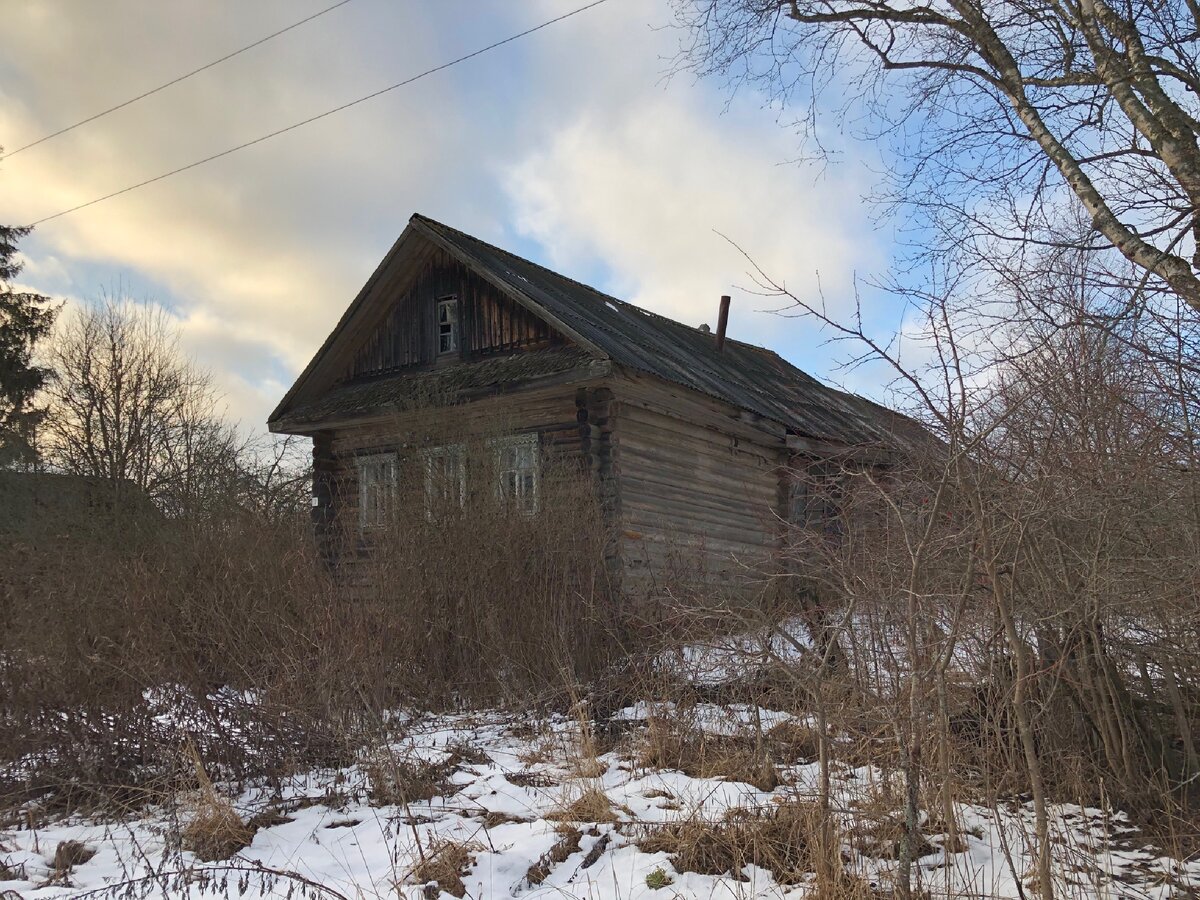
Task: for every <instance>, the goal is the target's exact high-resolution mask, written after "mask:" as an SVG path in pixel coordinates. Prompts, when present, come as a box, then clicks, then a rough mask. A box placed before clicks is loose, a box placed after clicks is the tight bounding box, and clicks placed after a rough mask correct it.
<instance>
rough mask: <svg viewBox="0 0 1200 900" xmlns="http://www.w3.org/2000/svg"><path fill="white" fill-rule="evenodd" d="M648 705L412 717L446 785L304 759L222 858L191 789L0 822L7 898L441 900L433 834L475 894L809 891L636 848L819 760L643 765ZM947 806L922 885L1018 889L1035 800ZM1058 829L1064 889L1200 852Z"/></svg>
mask: <svg viewBox="0 0 1200 900" xmlns="http://www.w3.org/2000/svg"><path fill="white" fill-rule="evenodd" d="M656 712H662V710H661V709H660V708H658V707H655V706H653V705H648V704H639V705H637V706H635V707H631V708H629V709H627V710H624V711H623V712H622V713H621V714H620V715H619V716H618V718H619V719H620V720H621V721H622V722H623V726H624V727H625V728H627V729H629V732H630V734H629V737H628V740H627V741H626V742H624V743H623V744H622V745H621V746H620V748H619V749H617V750H614V751H612V752H609V753H606V754H604V755H601V756H599V757H598V758H595V759H592V758H590V757H588V756H587V754H586V753H582V754H581V749H580V748H581V743H583V742H581V739H580V735H579V726H578V724H577V723H575V722H573V721H572V720H569V719H565V718H556V719H551V720H549V721H545V722H531V721H530V720H529V719H528V718H526V717H519V716H513V715H507V714H501V713H493V714H480V715H473V716H437V717H435V716H428V717H423V718H419V719H415V720H413V721H411V722H409V723H408V725H407V727H406V729H405V735H404V738H403V739H402V740H399V741H398V742H397V743H396V744H394V745H393V746H391V747H389V748H388V752H387V754H385V755H384V758H385V759H387V760H391V761H392V762H393V763H395V762H396V761H399V763H400V764H401V765H407V764H408V763H410V762H411V763H414V764H418V763H419V762H420V761H426V762H431V763H442V762H445V761H447V760H449V761H450V763H449V764H448V765H447V766H446V769H447V771H446V775H447V783H446V786H445V787H444V788H443V789H442V790H441V791H440V795H439V796H436V797H434V798H433V799H430V800H426V801H422V802H419V803H408V804H402V805H396V804H394V803H388V802H386V800H381V799H380V793H381V792H380V785H379V784H374V783H373V781H379V780H380V779H381V778H383V777H384V776H383V775H382V774H381V772H383V771H386V769H381V768H380V766H379V764H378V763H377V762H376V763H372V761H371V759H369V758H364V760H363V762H362V763H361V764H358V765H354V766H351V767H348V768H345V769H339V770H326V771H314V772H311V773H308V774H306V775H305V776H303V777H299V778H296V779H294V780H293V781H292V782H291V783H290V784H289V785H288V786H287V787H286V789H285V790H283V791H282V792H275V793H272V792H271V791H268V790H266V789H265V788H249V789H246V790H244V791H242V792H241V793H240V795H239V796H237V797H236V798H235V801H234V805H235V806H236V808H237V810H238V812H239V813H240V814H241V816H242V817H243V818H244V819H246V820H251V819H254V818H255V817H257V818H258V824H259V827H258V828H257V830H256V831H255V833H254V835H253V840H252V842H251V843H250V844H249V846H246V847H245V848H244V849H242V850H241V851H240V852H238V853H237V854H236V855H235V856H233V857H232V858H230V859H228V860H223V861H218V862H210V863H204V862H200V861H198V860H197V859H196V858H195V857H194V856H193V855H192V854H191V853H189V852H186V851H184V850H182V849H181V848H180V841H179V837H178V835H179V833H180V829H181V826H183V825H185V824H186V822H187V821H188V816H189V815H190V812H189V809H190V808H189V806H188V804H187V803H186V798H183V799H182V800H181V801H179V802H176V801H172V802H171V803H170V804H167V805H163V806H160V807H157V808H153V809H149V810H145V811H143V812H142V813H140V814H139V816H138V817H137V818H134V819H131V820H128V821H120V822H113V821H108V822H103V823H101V822H94V821H87V820H83V819H69V820H62V821H50V822H44V821H39V820H38V819H37V817H36V816H31V817H30V818H29V819H28V821H25V822H21V823H17V822H10V823H9V824H8V825H7V826H5V830H3V831H0V897H5V898H9V897H11V896H12V895H11V894H10V893H8V892H16V894H18V895H19V896H21V897H24V898H50V897H64V896H70V897H87V896H94V897H100V896H114V897H127V896H128V897H142V896H153V897H193V896H214V895H215V896H225V895H228V896H232V897H238V896H244V897H247V898H253V897H266V896H270V897H283V896H303V895H305V894H307V895H308V896H327V897H348V898H372V897H412V898H422V897H437V896H439V894H438V890H437V888H436V887H427V886H426V885H424V884H422V883H421V878H420V877H419V873H415V872H414V869H418V863H419V862H420V860H421V859H422V858H429V857H430V856H431V855H435V854H437V853H438V852H439V850H438V848H439V847H443V846H445V844H444V842H446V841H450V842H454V845H459V844H461V845H463V846H464V847H465V850H466V866H465V868H464V871H463V873H462V876H461V877H462V886H463V888H465V892H466V895H467V896H469V897H472V898H493V897H522V898H534V897H579V898H591V900H606V898H613V900H616V898H621V900H632V898H638V897H651V896H654V897H657V898H670V897H676V896H679V897H702V898H726V897H728V898H751V897H789V898H799V897H803V896H805V895H806V893H807V892H808V891H809V887H808V886H807V885H806V884H804V883H800V884H779V883H777V881H776V880H775V876H774V875H773V874H772V872H770V871H768V870H767V869H765V868H760V867H758V866H755V865H747V866H746V867H744V868H743V869H742V870H741V871H738V872H728V873H725V874H722V875H714V874H702V873H697V872H689V871H679V870H678V869H677V868H676V865H675V862H674V860H673V858H672V857H671V856H670V855H668V854H666V853H663V852H656V853H649V852H644V851H642V850H640V849H639V848H638V845H637V842H638V840H639V839H641V838H644V837H645V836H646V835H647V834H649V833H651V832H652V831H653V829H655V828H656V827H661V824H660V823H670V822H678V821H682V820H692V821H700V820H703V821H710V822H719V821H721V820H722V818H723V817H725V816H726V815H727V814H728V813H729V811H730V810H737V809H769V808H770V807H771V806H772V805H776V804H781V803H788V802H795V801H796V800H797V799H804V798H808V797H811V796H812V795H813V793H814V785H815V783H816V778H817V766H816V764H815V763H814V762H805V761H798V762H796V763H795V764H793V765H790V766H786V767H784V769H783V770H782V774H783V776H784V782H785V783H784V784H782V785H780V786H779V787H778V788H776V789H775V790H773V791H769V792H768V791H762V790H758V789H756V788H755V787H753V786H751V785H749V784H744V783H740V782H736V781H731V780H728V779H726V778H722V777H714V778H700V777H692V776H689V775H685V774H683V773H682V772H679V771H671V770H661V769H646V768H641V767H640V766H639V765H638V764H637V762H636V753H635V752H634V750H633V748H634V747H635V745H636V741H637V740H638V735H639V733H640V729H641V727H642V726H641V724H640V723H641V722H642V720H644V718H645V717H646V716H647V715H651V714H654V713H656ZM696 712H697V715H696V719H695V720H696V721H697V722H698V723H699V727H701V728H702V729H703V730H704V731H706V732H708V733H710V734H714V735H721V736H729V735H737V734H738V733H743V732H744V731H745V730H746V729H748V728H751V727H753V723H754V722H755V721H756V720H757V721H758V722H761V723H762V726H763V728H770V727H771V726H772V725H775V724H778V723H780V722H784V721H786V720H787V719H788V718H789V716H788V715H787V714H786V713H780V712H775V711H771V710H758V711H755V710H754V709H753V707H750V708H746V707H736V708H734V707H701V708H700V709H699V710H697V711H696ZM834 776H835V780H834V787H835V794H836V808H837V809H838V811H839V817H840V819H841V821H842V826H843V833H844V834H845V835H846V838H845V842H844V846H843V855H844V856H845V858H846V859H847V860H848V863H847V865H848V867H849V868H850V869H851V870H853V871H855V872H857V873H859V874H861V875H862V876H863V878H864V879H865V880H866V881H867V882H869V883H871V884H874V885H879V886H880V887H884V888H886V886H887V884H888V878H889V873H890V872H891V870H892V867H893V866H894V865H895V863H894V861H893V860H891V859H890V854H886V853H880V854H877V855H873V854H872V851H871V848H870V847H864V845H863V842H862V841H860V840H856V839H855V837H854V836H855V834H856V833H858V832H857V830H856V829H858V828H859V827H860V826H862V825H863V823H864V820H865V817H867V816H868V815H873V814H875V813H871V812H869V811H870V810H871V809H876V810H877V809H878V802H877V799H876V801H874V805H872V803H873V801H872V798H878V796H879V793H880V790H881V787H882V785H881V777H882V776H881V775H880V773H879V772H878V771H876V770H875V769H873V768H871V767H859V768H851V767H848V766H845V765H838V766H837V767H836V769H835V772H834ZM592 790H597V791H600V792H602V793H603V795H604V796H605V797H607V799H608V801H609V802H610V803H611V811H607V812H606V811H604V810H603V808H601V809H600V810H599V812H606V814H603V815H600V814H596V815H594V816H593V818H594V819H595V820H594V821H586V820H585V821H567V820H566V819H565V818H564V816H565V815H566V814H564V812H563V811H564V809H566V808H568V807H570V806H571V804H572V803H574V802H575V801H577V800H579V799H580V798H583V797H587V796H590V797H592V798H593V799H594V797H595V795H594V794H589V793H588V792H589V791H592ZM372 795H374V797H375V799H374V800H372V799H371V797H372ZM957 812H958V817H959V820H960V824H961V827H962V829H963V831H962V834H961V836H960V837H961V841H962V842H961V843H960V844H959V847H958V849H959V852H953V853H947V852H946V851H945V849H944V848H942V846H941V843H942V842H944V841H945V836H944V835H940V836H939V835H938V834H937V833H933V832H934V831H935V830H934V829H932V828H931V829H929V830H930V832H931V833H930V834H929V835H928V837H929V840H930V841H931V844H932V846H933V849H932V852H931V853H930V854H929V855H928V856H925V857H924V858H922V859H921V860H920V880H921V884H922V887H923V888H924V889H926V890H928V891H929V892H930V894H931V895H932V896H947V895H954V896H970V897H1013V898H1018V897H1020V896H1021V894H1020V891H1019V890H1018V882H1020V881H1026V880H1027V879H1028V878H1029V877H1030V873H1031V872H1032V871H1033V865H1032V861H1031V858H1030V856H1029V842H1028V834H1029V833H1030V832H1031V831H1032V815H1031V813H1030V811H1029V810H1028V809H1027V808H1024V807H1020V806H1013V807H1012V808H1009V809H1002V810H989V809H987V808H985V807H982V806H971V805H962V806H960V807H959V808H958V810H957ZM567 818H569V816H567ZM29 824H32V825H33V826H34V827H32V828H30V827H28V826H29ZM1055 833H1056V839H1055V853H1056V859H1057V863H1058V865H1057V867H1056V868H1057V870H1058V871H1059V872H1060V873H1062V874H1061V876H1060V877H1061V878H1062V879H1063V882H1062V884H1060V885H1058V890H1059V893H1058V895H1059V896H1060V897H1084V896H1087V897H1113V898H1117V897H1129V898H1165V897H1168V896H1180V895H1181V892H1183V891H1185V890H1189V889H1194V887H1195V886H1197V885H1200V862H1193V863H1188V864H1186V865H1185V864H1181V863H1178V862H1176V861H1174V860H1171V859H1168V858H1165V857H1163V856H1161V855H1160V854H1159V853H1158V851H1156V850H1154V849H1153V848H1151V847H1149V846H1145V845H1144V844H1143V842H1141V841H1139V840H1138V839H1137V834H1136V832H1135V831H1134V830H1133V829H1132V828H1130V827H1129V825H1128V824H1127V823H1126V821H1125V820H1124V819H1123V817H1122V816H1120V815H1106V814H1105V813H1103V812H1102V811H1100V810H1095V809H1081V808H1079V807H1074V806H1061V807H1057V808H1056V809H1055ZM71 841H74V842H79V843H80V844H82V845H83V847H84V848H85V851H84V852H83V853H82V854H79V856H78V858H79V859H82V858H83V857H85V856H87V857H90V858H87V859H86V861H79V862H76V864H74V865H73V866H70V867H69V870H67V871H64V867H63V866H59V867H58V870H57V871H56V867H55V863H54V857H55V854H56V851H57V850H58V848H59V847H60V845H64V844H65V843H66V842H71ZM68 846H69V845H68ZM879 857H883V858H879ZM4 878H7V879H8V880H2V879H4ZM442 896H446V895H444V894H443V895H442Z"/></svg>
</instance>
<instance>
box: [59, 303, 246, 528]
mask: <svg viewBox="0 0 1200 900" xmlns="http://www.w3.org/2000/svg"><path fill="white" fill-rule="evenodd" d="M49 364H50V366H51V367H52V368H53V369H54V370H55V371H56V372H58V373H59V377H58V378H57V379H56V380H55V381H54V382H53V383H52V384H51V385H50V386H49V387H48V389H47V400H48V406H49V411H48V415H47V419H46V424H45V428H44V438H43V439H44V442H45V454H46V458H47V460H48V461H49V462H50V464H51V465H53V466H55V467H56V468H59V469H61V470H62V471H64V472H69V473H72V474H77V475H88V476H92V477H97V478H102V479H105V480H107V481H110V482H112V483H113V485H114V486H120V485H123V484H132V485H134V486H136V487H137V488H139V489H140V490H141V491H143V492H145V493H146V494H147V495H149V497H150V498H151V499H153V500H154V501H155V502H156V503H157V504H158V505H159V506H160V507H161V508H163V509H164V510H165V511H167V512H169V513H173V514H182V513H189V512H195V511H198V510H201V509H202V508H204V507H205V505H206V504H207V503H209V502H210V501H211V500H212V498H213V495H214V494H218V493H219V494H222V495H223V494H225V493H227V488H228V485H229V483H230V481H231V479H236V477H237V473H238V462H239V454H240V453H241V450H242V443H241V441H240V439H239V438H238V436H237V434H236V431H235V430H234V429H233V428H232V427H231V426H230V425H229V424H228V423H226V422H225V421H224V420H223V418H222V417H221V410H220V407H219V405H218V403H219V400H218V395H217V392H216V390H215V388H214V386H213V383H212V380H211V378H210V376H209V375H208V374H207V373H206V372H204V371H202V370H200V369H199V368H197V367H196V366H195V365H194V364H193V363H191V362H190V361H189V360H188V359H187V358H186V357H185V356H184V355H183V353H182V352H181V351H180V349H179V346H178V338H177V334H176V331H175V330H174V328H173V327H172V325H171V323H170V320H169V318H168V317H167V316H166V314H165V313H163V312H162V311H161V310H158V309H155V308H149V307H145V306H139V305H136V304H133V303H130V302H128V301H122V300H118V299H112V298H109V299H106V300H105V301H104V302H101V303H98V304H95V305H92V306H88V307H85V308H83V309H81V310H79V311H78V314H77V315H75V316H66V317H64V320H63V322H62V323H61V326H60V328H59V329H58V331H57V333H56V334H55V335H54V338H53V341H52V343H51V346H50V348H49Z"/></svg>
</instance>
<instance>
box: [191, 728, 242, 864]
mask: <svg viewBox="0 0 1200 900" xmlns="http://www.w3.org/2000/svg"><path fill="white" fill-rule="evenodd" d="M188 752H189V755H190V756H191V762H192V765H193V767H194V769H195V773H196V779H197V781H198V782H199V790H198V791H197V792H196V796H195V799H194V801H193V802H192V810H191V815H190V817H189V820H188V823H187V824H186V825H185V826H184V827H183V830H182V831H181V832H180V835H179V844H180V846H181V847H182V848H183V849H184V850H187V851H189V852H191V853H194V854H195V855H196V857H197V858H198V859H200V860H202V861H203V862H212V861H213V860H217V859H228V858H229V857H231V856H233V854H235V853H237V852H238V851H239V850H241V849H243V848H245V847H248V846H249V845H250V842H251V841H252V840H253V839H254V830H253V829H252V828H250V826H248V825H247V824H246V823H245V821H243V819H242V817H241V816H240V815H238V813H237V810H235V809H234V808H233V804H232V803H230V802H229V800H228V799H226V798H225V797H222V796H220V795H219V794H218V793H217V792H216V789H215V788H214V787H213V785H212V781H211V780H210V779H209V777H208V773H206V772H205V771H204V765H203V763H202V762H201V760H200V755H199V753H198V752H197V751H196V748H195V746H194V745H190V744H189V746H188Z"/></svg>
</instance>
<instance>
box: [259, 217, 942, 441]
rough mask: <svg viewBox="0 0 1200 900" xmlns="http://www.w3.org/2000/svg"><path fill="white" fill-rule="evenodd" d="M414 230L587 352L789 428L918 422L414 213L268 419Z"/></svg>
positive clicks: (851, 436) (869, 432)
mask: <svg viewBox="0 0 1200 900" xmlns="http://www.w3.org/2000/svg"><path fill="white" fill-rule="evenodd" d="M416 235H420V236H422V237H424V238H425V239H427V240H428V241H430V242H432V243H433V244H435V245H437V246H439V247H441V248H442V249H443V250H445V251H447V252H448V253H450V254H451V255H452V256H453V257H455V258H456V259H458V260H459V261H460V262H462V263H463V264H464V265H466V266H467V267H468V268H469V269H471V270H472V271H474V272H475V273H476V274H477V275H479V276H480V277H482V278H484V279H485V280H487V281H489V282H490V283H492V284H493V285H494V286H495V287H496V288H497V289H498V290H500V291H502V292H503V293H505V294H507V295H508V296H510V297H512V298H513V299H514V300H515V301H516V302H518V303H520V304H521V305H522V306H524V307H526V308H527V309H529V310H530V311H531V312H532V313H533V314H535V315H537V316H539V317H541V318H542V319H544V320H545V321H547V322H548V323H549V324H550V325H551V326H553V327H555V328H556V329H558V330H559V331H561V332H563V333H564V334H566V335H568V336H569V337H571V338H572V339H574V340H575V341H576V343H577V344H579V345H580V346H582V347H583V348H585V349H587V350H589V351H591V352H592V353H593V354H595V355H597V356H600V357H603V358H607V359H610V360H612V362H613V363H615V364H617V365H619V366H623V367H625V368H627V369H631V370H634V371H638V372H645V373H647V374H650V375H654V376H656V377H658V378H662V379H664V380H666V381H669V382H673V383H675V384H678V385H682V386H683V387H686V388H690V389H692V390H696V391H699V392H701V393H704V394H707V395H709V396H712V397H715V398H717V399H719V400H723V401H725V402H727V403H729V404H731V405H733V406H735V407H738V408H740V409H744V410H748V411H750V412H753V413H757V414H758V415H761V416H763V417H765V418H767V419H771V420H773V421H776V422H778V423H780V424H782V425H784V426H785V427H786V428H787V429H788V430H789V431H791V432H793V433H795V434H797V435H801V436H804V437H809V438H814V439H817V440H822V441H833V442H838V443H845V444H850V445H864V444H865V445H874V446H881V447H895V446H897V445H907V444H909V443H910V442H911V438H912V436H913V430H914V429H919V426H917V425H916V423H914V422H912V420H910V419H907V418H906V417H904V416H901V415H899V414H897V413H894V412H892V411H891V410H888V409H886V408H885V407H882V406H879V405H878V404H875V403H872V402H870V401H868V400H866V399H864V398H862V397H859V396H857V395H854V394H849V393H846V392H844V391H839V390H836V389H834V388H830V387H828V386H826V385H823V384H821V382H819V381H817V380H816V379H815V378H813V377H812V376H810V375H808V374H806V373H805V372H802V371H801V370H800V369H798V368H796V367H795V366H793V365H792V364H791V363H789V362H788V361H787V360H785V359H783V358H782V357H781V356H779V355H778V354H777V353H774V352H773V351H770V350H767V349H764V348H762V347H755V346H753V345H751V344H746V343H743V342H741V341H737V340H732V339H727V340H726V342H725V347H724V349H723V350H722V351H720V352H718V351H717V349H716V345H715V338H714V336H713V335H712V334H709V333H707V332H703V331H700V330H699V329H697V328H692V327H691V326H688V325H684V324H683V323H681V322H676V321H674V320H673V319H668V318H666V317H665V316H660V315H657V314H655V313H652V312H648V311H647V310H644V309H641V308H640V307H637V306H634V305H633V304H631V303H627V302H625V301H623V300H619V299H617V298H616V297H611V296H609V295H607V294H604V293H602V292H600V291H598V290H596V289H595V288H592V287H589V286H588V285H585V284H582V283H580V282H578V281H574V280H572V279H570V278H567V277H566V276H564V275H560V274H559V273H557V272H554V271H552V270H550V269H547V268H545V267H544V266H540V265H538V264H537V263H534V262H530V261H529V260H527V259H524V258H522V257H520V256H517V255H516V254H513V253H509V252H508V251H506V250H502V249H500V248H499V247H495V246H493V245H492V244H488V243H486V242H484V241H481V240H479V239H478V238H475V237H472V236H471V235H468V234H465V233H464V232H461V231H458V230H457V229H454V228H451V227H449V226H448V225H444V224H442V223H441V222H437V221H434V220H433V219H430V218H427V217H426V216H422V215H420V214H415V215H413V216H412V218H411V219H410V220H409V226H408V228H406V229H405V231H404V234H402V235H401V237H400V239H399V240H398V241H397V242H396V245H395V246H393V248H392V250H391V251H390V252H389V254H388V257H387V258H385V260H384V262H383V263H381V264H380V267H379V269H377V270H376V273H375V275H373V276H372V281H370V282H368V284H367V286H366V287H364V289H363V291H362V292H360V294H359V296H358V297H357V298H356V299H355V301H354V303H353V304H351V307H350V309H349V310H347V313H346V315H345V316H343V318H342V321H341V322H339V324H338V327H337V328H336V329H335V330H334V332H333V334H331V335H330V337H329V339H328V340H327V341H326V342H325V346H323V347H322V349H321V351H320V352H319V353H318V354H317V357H316V358H314V360H313V362H312V363H310V364H309V367H308V368H307V369H306V370H305V372H304V374H302V375H301V377H300V379H298V380H297V382H296V385H295V386H293V388H292V390H291V391H289V392H288V396H287V397H285V398H284V401H283V402H282V403H281V404H280V406H279V408H278V409H276V411H275V412H274V413H272V415H271V421H272V422H274V421H275V420H276V419H278V418H281V417H282V415H283V414H284V412H286V411H288V407H289V405H290V402H291V400H293V399H295V398H296V396H297V395H298V394H299V393H300V392H301V390H302V385H303V383H304V382H305V380H306V378H308V377H309V376H310V375H311V374H312V372H313V371H314V370H315V369H316V368H317V367H318V364H319V361H320V359H321V357H322V356H323V355H324V354H325V353H327V352H328V351H329V349H330V347H331V345H333V344H334V343H337V342H338V340H339V334H340V333H341V332H343V331H346V330H347V329H348V325H349V324H350V321H351V320H352V319H353V318H354V316H355V314H356V312H357V313H361V312H362V310H361V309H360V307H361V306H362V305H363V304H364V303H365V302H366V300H367V294H368V289H369V288H370V287H371V285H372V283H373V282H374V281H375V279H376V278H377V277H378V276H379V274H380V271H382V270H383V269H384V268H385V266H386V265H387V263H388V261H389V260H390V259H391V258H392V257H393V256H395V255H396V254H397V253H398V252H399V250H400V249H401V248H402V247H403V246H405V245H406V244H408V243H410V240H409V239H410V238H411V237H412V236H416ZM390 377H392V378H406V377H411V376H405V375H403V374H400V375H395V376H390ZM312 399H316V398H312Z"/></svg>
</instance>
